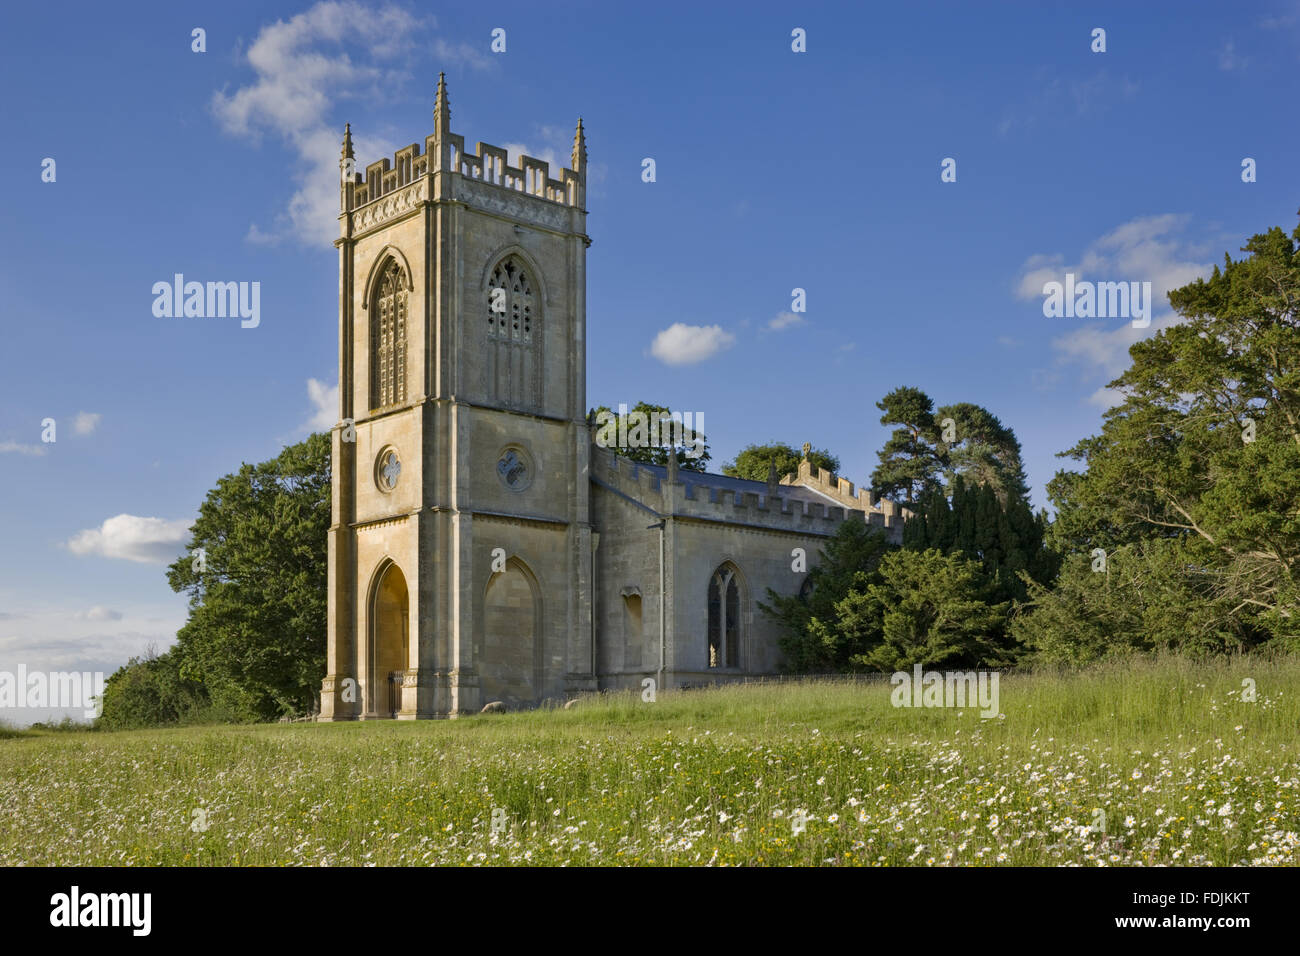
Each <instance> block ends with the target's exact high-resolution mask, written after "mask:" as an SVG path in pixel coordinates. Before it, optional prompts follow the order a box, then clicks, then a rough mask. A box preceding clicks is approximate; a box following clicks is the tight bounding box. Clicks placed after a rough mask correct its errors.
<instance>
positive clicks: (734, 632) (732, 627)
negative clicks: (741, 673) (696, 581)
mask: <svg viewBox="0 0 1300 956" xmlns="http://www.w3.org/2000/svg"><path fill="white" fill-rule="evenodd" d="M739 666H740V582H739V581H738V580H737V577H736V569H735V567H733V566H732V565H730V564H724V565H722V567H720V568H718V570H716V571H714V572H713V578H712V579H711V580H710V581H709V667H739Z"/></svg>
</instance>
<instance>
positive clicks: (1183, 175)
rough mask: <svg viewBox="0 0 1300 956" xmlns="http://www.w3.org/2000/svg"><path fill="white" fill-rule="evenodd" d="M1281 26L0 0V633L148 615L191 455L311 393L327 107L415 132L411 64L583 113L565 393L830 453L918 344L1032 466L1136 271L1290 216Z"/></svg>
mask: <svg viewBox="0 0 1300 956" xmlns="http://www.w3.org/2000/svg"><path fill="white" fill-rule="evenodd" d="M196 27H201V28H203V29H204V30H205V31H206V52H204V53H195V52H193V51H192V49H191V45H192V39H191V31H192V30H193V29H194V28H196ZM1097 27H1101V28H1103V29H1105V31H1106V51H1105V52H1104V53H1094V52H1092V50H1091V49H1090V47H1091V45H1092V31H1093V29H1094V28H1097ZM494 28H502V29H504V30H505V31H506V50H505V52H504V53H493V52H491V50H490V44H491V39H492V38H491V33H492V30H493V29H494ZM795 28H802V29H804V30H805V31H806V34H807V51H806V52H803V53H795V52H793V51H792V50H791V42H792V41H791V31H792V30H793V29H795ZM1298 58H1300V4H1297V3H1295V2H1264V3H1258V4H1251V5H1249V7H1247V8H1246V9H1245V10H1244V11H1243V10H1242V9H1232V8H1229V7H1225V6H1224V5H1221V4H1208V3H1177V4H1174V3H1170V4H1131V3H1118V4H1096V5H1094V4H1074V3H1072V4H1044V3H1023V4H1021V3H1006V4H980V5H973V4H960V3H953V4H898V5H873V6H872V7H871V8H869V9H868V8H866V7H865V6H864V5H859V4H835V5H830V4H825V5H823V4H815V5H791V4H764V3H744V4H740V3H735V4H725V5H724V4H670V3H655V4H637V5H633V4H623V3H619V4H609V3H603V4H568V3H560V2H556V3H549V4H545V5H538V4H514V3H499V4H493V5H491V6H485V5H466V4H411V3H392V4H389V3H382V2H373V3H370V2H365V3H363V2H356V3H351V2H346V3H319V4H310V3H262V2H258V3H249V2H232V3H223V4H220V5H217V4H212V5H178V4H171V3H167V4H164V3H157V4H129V5H125V6H105V5H104V4H102V3H74V4H65V3H57V2H55V3H47V4H42V5H35V4H29V5H22V6H19V7H16V8H14V9H13V10H10V11H9V12H8V14H7V18H6V29H5V31H4V33H3V36H0V80H2V81H3V84H4V86H3V88H4V89H5V90H6V91H7V93H8V95H7V96H6V98H5V106H4V109H3V129H4V133H5V138H6V141H7V146H6V148H5V149H4V150H0V171H3V173H4V175H5V181H7V182H9V183H10V187H9V189H8V190H7V195H6V197H5V203H4V213H3V222H4V225H5V228H4V229H2V230H0V301H2V302H3V303H4V311H3V328H4V348H3V351H2V352H0V355H2V356H3V358H2V359H0V362H2V367H3V374H2V375H0V527H2V528H3V529H4V531H3V536H2V537H0V542H2V545H0V670H10V671H12V670H15V669H16V667H17V665H18V664H19V663H24V664H26V666H27V667H28V668H32V669H34V668H38V667H46V668H59V669H67V668H73V667H76V668H82V669H103V670H106V671H111V670H113V669H114V668H115V667H117V666H118V665H119V664H121V663H123V662H124V661H125V660H126V658H127V657H128V656H130V655H132V654H138V653H140V652H141V651H142V650H144V648H145V647H147V646H148V645H149V644H154V645H156V646H157V647H158V648H159V649H163V648H165V647H166V646H168V645H169V644H170V643H171V641H172V640H173V639H174V635H175V631H176V628H177V627H178V626H179V625H180V624H181V623H182V622H183V620H184V616H185V601H184V598H183V596H179V595H174V594H172V592H171V591H170V589H169V588H168V586H167V584H166V580H165V577H164V574H163V568H164V564H165V560H166V556H169V555H175V554H177V553H179V551H180V550H181V549H182V546H183V542H184V540H185V534H184V529H185V528H186V526H187V525H188V523H189V522H190V521H191V520H193V517H194V515H195V513H196V510H197V507H198V504H199V502H200V501H201V500H202V499H203V497H204V495H205V493H206V492H207V490H208V489H209V488H210V487H211V486H212V484H213V483H214V481H215V479H216V478H217V477H218V476H220V475H222V474H225V473H228V472H230V471H232V470H235V469H236V468H238V466H239V464H240V462H242V461H250V462H253V461H261V460H264V459H266V458H269V457H272V456H274V455H275V454H276V453H277V452H278V451H279V449H280V448H281V447H282V446H283V445H284V444H286V443H288V442H292V441H295V440H298V439H299V438H301V437H302V436H304V435H305V434H307V432H308V431H309V429H311V428H312V427H319V426H320V425H321V424H326V425H327V424H329V423H332V422H333V420H334V418H335V412H334V409H333V407H332V406H331V396H332V393H331V389H333V388H334V386H335V385H336V362H337V357H336V354H335V353H336V348H337V344H336V343H337V338H336V337H337V330H336V323H337V303H336V296H337V282H338V280H337V269H338V264H337V255H336V253H335V251H334V249H333V248H332V246H331V245H330V238H331V237H332V235H333V234H334V232H335V230H336V224H335V222H334V218H333V217H334V216H335V215H336V213H337V208H336V206H337V203H336V197H337V192H336V183H337V175H338V173H337V162H338V144H339V139H340V134H341V130H342V127H343V123H344V122H350V123H351V124H352V128H353V131H354V136H355V139H356V141H357V147H358V149H357V152H358V156H357V159H358V165H359V166H360V165H364V164H365V163H367V162H372V161H374V160H376V159H378V158H380V156H382V155H383V154H385V153H391V151H392V149H394V148H398V147H401V146H403V145H405V144H408V143H411V142H421V143H422V142H423V140H424V137H425V136H426V135H427V134H428V133H429V132H430V131H431V129H432V125H431V124H432V118H431V109H432V105H433V89H434V82H435V79H436V76H437V73H438V71H440V70H442V71H445V72H446V74H447V82H448V88H449V91H450V100H451V109H452V128H453V129H454V130H455V131H456V132H458V133H461V134H464V135H465V137H466V139H467V141H468V142H470V143H473V142H476V141H480V140H481V141H484V142H488V143H493V144H496V145H500V146H509V147H511V148H512V150H513V151H515V152H518V151H519V150H521V149H522V150H526V151H527V152H529V153H530V154H531V155H535V156H539V157H542V158H546V159H551V158H558V159H560V160H562V161H563V160H567V157H568V153H569V144H570V142H571V138H572V130H573V126H574V123H575V121H576V119H577V117H578V116H579V115H581V116H582V117H583V119H584V125H585V126H586V129H587V134H588V150H589V161H590V164H591V173H590V179H591V182H590V186H589V191H588V204H587V205H588V208H589V210H590V215H589V218H588V226H589V232H590V234H591V236H592V238H593V240H594V242H593V245H592V247H591V249H590V251H589V258H588V270H589V287H588V295H589V299H588V314H587V323H588V335H589V345H588V396H587V397H588V404H589V405H592V406H594V405H599V404H606V405H611V406H613V405H617V404H618V403H619V402H627V403H629V404H634V403H635V402H637V401H639V400H642V399H644V400H648V401H654V402H657V403H661V404H666V405H669V406H670V407H672V408H674V409H679V410H683V411H692V412H696V413H703V414H704V417H705V423H706V427H705V431H706V432H707V434H708V436H709V439H710V444H711V447H712V452H713V456H714V464H715V466H720V465H721V464H722V463H723V462H725V461H727V460H728V459H729V458H731V457H732V456H734V454H735V453H736V451H738V450H739V449H740V448H741V447H743V446H744V445H746V444H749V443H752V442H766V441H769V440H781V441H786V442H789V443H791V444H794V445H798V444H800V443H802V442H804V441H810V442H812V443H813V444H815V445H817V446H819V447H828V448H830V449H831V450H832V451H834V452H835V453H837V454H838V455H839V456H840V458H841V461H842V462H843V469H842V471H843V473H844V474H845V475H847V476H848V477H849V478H850V479H852V480H854V481H855V482H861V481H863V480H865V479H866V478H867V477H868V476H869V475H870V472H871V470H872V468H873V467H874V466H875V464H876V461H877V457H876V452H877V450H878V449H879V448H880V446H881V445H882V443H883V441H884V439H885V437H886V430H885V429H884V428H883V427H881V426H880V425H879V422H878V419H879V412H878V410H877V409H876V408H875V405H874V403H875V402H876V401H877V400H878V399H879V398H880V397H881V396H882V395H884V394H885V393H886V392H887V391H889V390H890V389H891V388H894V387H896V386H899V385H914V386H917V387H919V388H922V389H924V390H925V391H927V392H928V393H929V394H930V395H931V396H932V397H933V398H934V399H935V401H936V403H938V404H945V403H949V402H958V401H970V402H975V403H977V404H980V405H984V406H985V407H987V408H989V409H990V410H991V411H993V412H994V413H995V414H996V415H998V416H999V417H1000V418H1001V419H1002V420H1003V422H1005V423H1006V424H1008V425H1010V426H1011V427H1012V428H1014V429H1015V431H1016V433H1017V435H1018V436H1019V437H1020V440H1021V442H1022V444H1023V446H1024V449H1025V458H1026V463H1027V467H1028V471H1029V476H1030V483H1031V486H1032V487H1033V489H1034V500H1035V504H1036V505H1044V504H1046V497H1045V495H1044V492H1043V487H1044V485H1045V484H1046V482H1047V481H1048V480H1049V479H1050V478H1051V475H1052V474H1053V472H1054V471H1055V470H1056V469H1057V468H1058V467H1060V466H1061V464H1062V462H1061V461H1060V460H1058V459H1057V458H1056V457H1055V454H1056V452H1058V451H1061V450H1063V449H1065V448H1068V447H1069V446H1070V445H1072V444H1073V443H1074V442H1075V441H1077V440H1078V439H1079V438H1081V437H1083V436H1085V435H1088V434H1091V433H1093V432H1095V431H1096V430H1097V428H1098V427H1099V425H1100V421H1101V418H1100V416H1101V413H1102V411H1103V410H1104V408H1105V404H1106V395H1105V392H1104V390H1103V387H1104V386H1105V384H1106V382H1107V381H1109V380H1110V379H1111V378H1112V377H1113V376H1114V375H1115V374H1116V373H1118V372H1119V371H1120V370H1122V368H1123V367H1124V365H1125V364H1126V348H1127V346H1128V345H1129V344H1130V343H1131V342H1132V341H1133V340H1134V339H1135V337H1136V336H1138V335H1146V334H1151V333H1152V332H1153V331H1154V330H1156V329H1157V328H1159V327H1161V325H1162V324H1166V323H1167V322H1168V321H1171V319H1172V317H1171V316H1169V314H1168V313H1169V310H1168V306H1167V303H1166V301H1165V299H1164V292H1165V291H1166V290H1167V289H1169V288H1172V287H1176V286H1177V285H1181V284H1182V283H1184V282H1186V281H1188V280H1189V279H1191V278H1193V277H1194V276H1196V275H1198V274H1201V273H1203V272H1205V271H1206V270H1208V268H1209V266H1210V265H1212V264H1213V263H1215V262H1217V261H1220V260H1221V259H1222V256H1223V253H1224V252H1225V251H1232V252H1233V254H1234V255H1236V254H1237V250H1238V249H1239V247H1240V246H1241V245H1242V244H1243V242H1244V240H1245V239H1246V238H1247V237H1248V236H1249V235H1251V234H1252V233H1255V232H1258V231H1261V230H1263V229H1265V228H1267V227H1268V226H1271V225H1275V224H1276V225H1282V226H1283V227H1284V228H1286V229H1287V230H1288V231H1289V230H1290V229H1291V228H1292V227H1293V226H1294V224H1295V216H1296V210H1297V207H1300V190H1297V188H1296V186H1297V175H1296V169H1295V157H1296V156H1297V155H1300V142H1298V140H1300V128H1298V127H1297V125H1296V124H1295V123H1294V122H1292V121H1291V119H1290V117H1291V113H1292V104H1294V103H1295V102H1296V100H1297V92H1298V90H1297V87H1298V86H1300V72H1298V71H1297V60H1298ZM646 157H651V158H653V159H654V160H655V164H656V181H655V182H654V183H646V182H643V181H642V177H641V171H642V160H643V159H644V158H646ZM947 157H951V158H953V159H955V160H956V163H957V180H956V182H951V183H944V182H941V181H940V163H941V161H942V160H943V159H944V158H947ZM1245 157H1251V158H1253V159H1254V160H1255V161H1256V163H1257V181H1256V182H1254V183H1243V182H1242V180H1241V163H1242V160H1243V158H1245ZM46 158H52V159H54V160H55V163H56V166H55V171H56V179H55V181H54V182H43V181H42V161H43V160H44V159H46ZM1068 271H1072V272H1075V273H1076V274H1077V275H1079V276H1080V277H1081V278H1090V279H1093V280H1096V281H1149V282H1152V284H1153V287H1154V289H1155V292H1156V296H1157V299H1158V303H1159V304H1158V307H1157V309H1156V312H1155V321H1154V322H1153V323H1152V326H1151V329H1149V330H1147V331H1145V332H1140V331H1138V330H1134V329H1133V328H1132V327H1131V325H1130V324H1129V322H1128V321H1127V320H1124V319H1110V320H1100V321H1089V320H1085V319H1065V318H1052V319H1049V318H1046V317H1044V315H1043V309H1042V301H1043V300H1042V295H1041V287H1042V283H1043V281H1045V279H1048V278H1052V277H1057V278H1059V277H1060V276H1061V275H1063V274H1064V273H1065V272H1068ZM178 272H179V273H184V274H185V275H186V276H187V278H191V279H197V280H200V281H207V280H219V281H248V282H251V281H257V282H260V284H261V321H260V324H259V325H258V327H257V328H248V329H245V328H241V327H240V323H239V321H238V320H237V319H235V320H232V319H210V320H209V319H188V320H186V319H168V318H157V317H155V316H154V315H153V312H152V308H151V307H152V303H153V296H152V294H151V291H150V290H151V288H152V286H153V284H154V283H155V282H158V281H169V280H170V279H171V277H172V276H173V274H175V273H178ZM794 288H802V289H804V290H806V294H807V312H806V313H802V314H800V315H799V316H798V319H799V321H790V317H789V315H788V312H789V309H790V307H791V290H792V289H794ZM674 326H681V327H680V328H677V329H676V330H675V331H674V330H673V327H674ZM656 343H657V345H656ZM46 418H53V419H54V420H55V421H56V423H57V425H56V427H57V440H56V441H55V442H54V443H44V442H42V441H41V433H42V425H41V423H42V420H43V419H46ZM0 716H3V715H0Z"/></svg>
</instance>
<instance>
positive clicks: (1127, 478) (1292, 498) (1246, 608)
mask: <svg viewBox="0 0 1300 956" xmlns="http://www.w3.org/2000/svg"><path fill="white" fill-rule="evenodd" d="M1243 251H1245V252H1247V253H1249V255H1248V256H1246V257H1245V258H1243V259H1241V260H1236V261H1234V260H1233V259H1232V258H1231V257H1230V256H1227V255H1225V256H1224V265H1223V268H1222V269H1220V268H1218V267H1216V268H1215V269H1214V272H1213V274H1212V275H1211V276H1210V278H1208V279H1197V280H1196V281H1194V282H1192V283H1190V284H1188V285H1186V286H1184V287H1182V288H1181V289H1176V290H1174V291H1172V292H1170V294H1169V301H1170V303H1171V304H1172V305H1173V307H1174V309H1175V310H1176V311H1177V312H1178V313H1179V314H1180V315H1181V316H1182V317H1183V320H1184V321H1183V322H1182V323H1180V324H1177V325H1173V326H1171V327H1169V328H1165V329H1162V330H1160V331H1158V332H1157V333H1156V334H1155V335H1154V336H1152V337H1151V338H1148V339H1146V340H1143V341H1140V342H1137V343H1136V344H1134V345H1133V346H1132V347H1131V348H1130V349H1129V355H1130V357H1131V359H1132V364H1131V365H1130V367H1129V368H1128V369H1127V370H1126V371H1125V372H1124V373H1123V374H1122V375H1121V376H1120V377H1119V378H1117V379H1116V380H1115V381H1114V382H1112V383H1111V388H1114V389H1116V390H1118V391H1119V392H1120V393H1121V395H1122V396H1123V401H1122V402H1121V403H1120V404H1119V405H1118V406H1116V407H1114V408H1112V409H1111V410H1110V411H1108V412H1107V413H1106V416H1105V422H1104V424H1103V426H1102V429H1101V433H1100V434H1098V435H1095V436H1092V437H1090V438H1086V439H1084V440H1083V441H1081V442H1079V443H1078V444H1077V445H1075V446H1074V447H1073V448H1072V449H1070V450H1069V451H1068V452H1065V453H1064V454H1066V455H1068V456H1069V457H1071V458H1073V459H1074V460H1076V461H1079V462H1083V463H1084V465H1085V470H1084V471H1081V472H1069V471H1066V472H1061V473H1058V474H1057V476H1056V478H1055V479H1054V480H1053V482H1052V483H1051V484H1050V485H1049V493H1050V494H1051V496H1052V499H1053V501H1054V503H1055V504H1056V505H1057V508H1058V513H1059V517H1058V520H1057V522H1056V524H1057V527H1056V528H1054V530H1053V540H1054V542H1055V544H1056V545H1057V546H1058V547H1060V548H1061V549H1062V550H1066V551H1082V550H1085V549H1086V550H1091V549H1092V548H1102V549H1103V550H1106V551H1108V552H1110V551H1113V550H1117V549H1120V548H1123V547H1126V546H1132V545H1137V544H1139V543H1143V542H1156V541H1161V540H1170V541H1175V542H1177V543H1178V546H1179V554H1180V555H1181V556H1182V565H1181V567H1182V568H1183V571H1182V573H1183V574H1184V575H1185V576H1186V578H1187V580H1185V581H1184V582H1183V588H1184V590H1185V591H1189V592H1191V593H1197V594H1201V595H1204V596H1205V597H1204V599H1207V600H1208V599H1212V600H1214V601H1215V606H1216V607H1217V606H1218V602H1219V600H1220V599H1222V600H1223V601H1226V603H1227V607H1228V608H1229V609H1230V611H1231V613H1232V614H1233V615H1234V617H1236V618H1237V619H1238V620H1237V624H1236V625H1234V626H1233V627H1232V628H1229V629H1228V630H1229V631H1230V632H1233V633H1236V632H1239V631H1241V632H1247V631H1249V630H1250V628H1251V627H1256V628H1262V629H1263V631H1264V632H1265V633H1266V634H1268V635H1272V636H1273V637H1275V638H1280V639H1282V640H1283V642H1285V643H1288V644H1290V645H1292V646H1295V645H1297V644H1300V577H1298V575H1300V227H1298V228H1297V229H1296V230H1295V231H1294V232H1293V233H1292V234H1291V236H1290V237H1288V236H1287V235H1286V234H1285V233H1284V232H1283V231H1282V230H1281V229H1280V228H1277V227H1274V228H1273V229H1270V230H1269V231H1268V232H1267V233H1262V234H1258V235H1255V236H1253V237H1252V238H1251V239H1250V241H1249V242H1248V243H1247V244H1246V246H1245V247H1244V249H1243ZM1193 585H1195V586H1193Z"/></svg>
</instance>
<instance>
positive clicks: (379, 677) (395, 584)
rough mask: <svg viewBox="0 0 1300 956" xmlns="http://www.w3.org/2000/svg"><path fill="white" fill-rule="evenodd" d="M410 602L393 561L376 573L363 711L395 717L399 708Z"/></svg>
mask: <svg viewBox="0 0 1300 956" xmlns="http://www.w3.org/2000/svg"><path fill="white" fill-rule="evenodd" d="M409 621H410V604H409V596H408V593H407V589H406V575H404V574H402V569H401V568H399V567H398V566H397V565H396V564H394V563H393V562H392V561H386V562H385V563H384V564H383V565H382V566H381V567H380V569H379V570H378V571H377V572H376V573H375V583H374V586H373V587H372V589H371V596H370V633H369V635H368V640H367V642H366V643H367V655H366V664H367V670H368V674H367V680H366V697H367V699H366V711H367V714H368V715H369V716H371V717H396V716H397V714H398V712H399V711H400V710H401V709H402V680H403V678H404V677H405V675H406V669H407V667H408V666H409V664H410V636H409V629H410V624H409Z"/></svg>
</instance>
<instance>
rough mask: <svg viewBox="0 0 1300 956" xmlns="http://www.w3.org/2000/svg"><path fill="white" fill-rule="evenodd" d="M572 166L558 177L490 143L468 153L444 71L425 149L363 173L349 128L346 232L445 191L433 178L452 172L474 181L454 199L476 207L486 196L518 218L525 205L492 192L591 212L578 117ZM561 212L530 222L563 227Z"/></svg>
mask: <svg viewBox="0 0 1300 956" xmlns="http://www.w3.org/2000/svg"><path fill="white" fill-rule="evenodd" d="M572 167H573V168H571V169H567V168H563V167H561V168H560V169H558V170H555V171H554V172H553V171H552V170H551V167H550V164H549V163H547V162H546V161H545V160H542V159H536V158H534V157H532V156H521V157H520V158H519V165H518V166H512V165H510V157H509V153H508V152H507V150H505V149H503V148H502V147H500V146H493V145H491V144H490V143H482V142H480V143H477V144H476V145H475V147H474V149H473V151H468V150H466V149H465V137H464V136H462V135H460V134H458V133H453V132H452V131H451V109H450V106H449V105H448V102H447V88H446V81H445V79H444V78H443V76H442V74H439V78H438V94H437V99H436V102H435V106H434V131H433V133H431V134H430V135H429V136H427V137H425V141H424V151H423V152H421V147H420V144H419V143H412V144H411V145H409V146H404V147H402V148H401V149H399V150H397V152H396V153H394V154H393V158H392V160H391V161H390V160H389V159H388V158H387V157H384V158H383V159H380V160H376V161H375V162H373V163H370V164H369V165H367V166H366V167H365V171H364V173H362V172H357V171H356V164H355V157H354V154H353V150H352V133H351V127H350V126H349V127H348V128H347V130H346V131H345V133H344V140H343V153H342V158H341V159H340V161H339V168H340V173H341V175H340V189H339V211H340V218H341V219H343V220H344V235H347V234H348V226H349V225H351V226H353V227H354V229H365V228H368V227H369V226H372V225H376V224H378V223H379V222H383V221H386V220H387V219H390V218H392V217H393V216H394V215H400V214H401V213H402V212H405V211H408V210H409V209H411V208H413V207H414V206H415V205H418V204H419V203H421V202H423V201H425V200H428V199H432V198H434V197H435V194H437V193H438V192H439V189H440V187H438V186H435V185H434V184H433V183H428V182H426V180H427V178H428V177H431V176H434V175H435V174H438V173H450V174H451V175H453V176H454V177H456V178H457V179H458V180H460V181H462V182H463V183H465V184H466V188H462V189H460V190H457V189H455V187H454V186H450V187H442V192H443V193H444V194H445V195H447V197H448V198H451V197H452V196H455V197H456V198H460V199H462V200H464V199H469V201H471V202H473V201H474V200H475V199H476V198H482V199H483V201H482V202H481V203H480V204H482V205H485V206H488V207H490V208H492V209H494V210H495V211H498V212H504V213H507V214H518V209H519V206H518V203H517V202H515V201H513V200H512V199H511V198H509V197H508V196H504V195H492V194H491V193H495V192H500V193H508V194H512V195H513V196H514V197H516V198H522V197H529V198H530V199H532V200H537V201H540V202H541V203H543V204H550V205H552V206H553V207H568V208H569V209H572V210H576V211H579V212H585V209H584V206H585V203H586V179H587V140H586V133H585V131H584V130H583V127H582V120H578V127H577V129H576V130H575V132H574V139H573V153H572ZM469 184H473V185H472V186H471V185H469ZM480 185H481V186H482V187H488V188H489V189H490V192H489V194H487V195H485V194H483V193H482V192H481V191H476V187H478V186H480ZM376 204H379V205H376ZM367 207H369V208H367ZM560 213H561V211H560V210H559V209H556V210H555V211H554V212H549V213H548V212H547V211H546V210H545V209H534V210H531V214H530V215H527V216H526V217H525V218H533V219H536V220H538V221H539V222H540V223H541V224H543V225H553V226H555V227H556V228H563V227H564V226H566V225H568V224H569V223H570V221H571V220H570V218H569V217H566V216H564V215H562V214H560ZM349 220H351V221H349Z"/></svg>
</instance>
